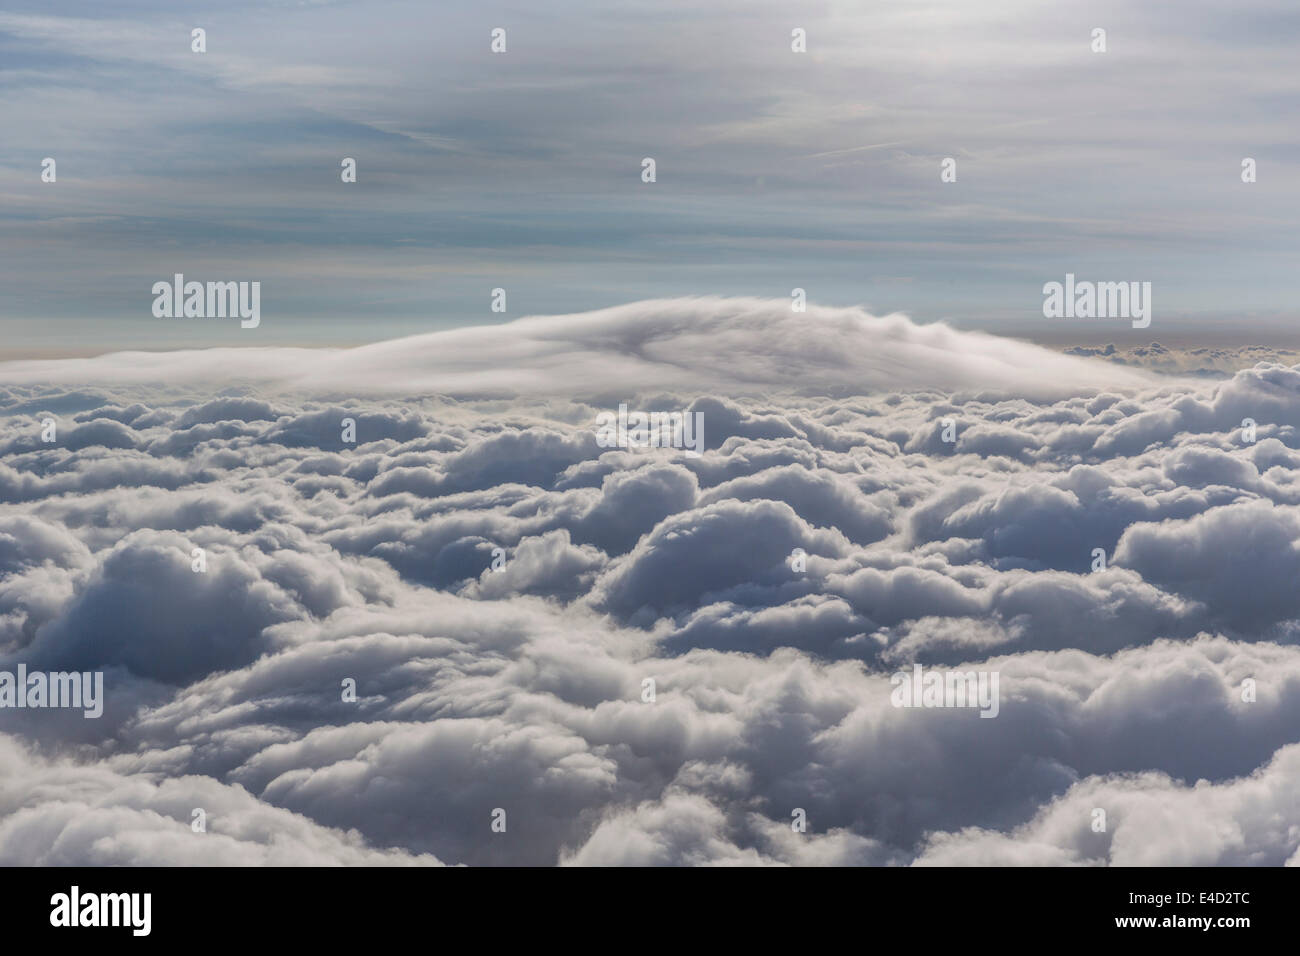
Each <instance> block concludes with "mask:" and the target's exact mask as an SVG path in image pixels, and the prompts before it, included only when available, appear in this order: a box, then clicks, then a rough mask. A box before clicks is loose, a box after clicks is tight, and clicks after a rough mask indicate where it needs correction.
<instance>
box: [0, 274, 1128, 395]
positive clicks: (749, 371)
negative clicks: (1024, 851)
mask: <svg viewBox="0 0 1300 956" xmlns="http://www.w3.org/2000/svg"><path fill="white" fill-rule="evenodd" d="M176 321H186V320H176ZM250 341H253V339H252V338H250ZM232 378H237V379H241V380H245V381H255V382H258V383H261V384H262V385H263V386H264V387H267V386H271V387H277V388H296V389H305V390H308V391H313V390H327V391H330V392H336V391H338V390H344V391H349V392H353V393H357V394H362V393H364V394H375V393H392V392H418V391H436V392H443V393H448V394H452V395H484V394H509V395H531V394H546V395H571V394H573V393H574V390H575V389H580V390H581V391H582V394H583V395H584V396H591V395H597V394H602V393H605V392H612V393H618V392H629V391H647V390H654V389H663V388H670V389H672V388H690V389H698V388H710V387H712V388H725V389H728V390H731V391H735V390H744V391H747V392H749V391H753V390H754V389H756V388H760V389H766V388H775V387H791V388H803V389H814V390H816V389H826V388H840V389H852V390H863V391H872V390H881V389H895V388H923V387H943V388H956V389H966V388H973V389H1006V390H1009V391H1013V392H1018V393H1023V394H1032V395H1061V394H1065V393H1068V392H1071V391H1077V390H1079V389H1082V388H1095V387H1097V386H1099V385H1107V386H1114V387H1122V386H1135V385H1140V384H1142V383H1143V382H1144V381H1146V380H1145V379H1144V377H1143V376H1142V375H1141V374H1140V373H1138V372H1136V371H1133V370H1130V369H1125V368H1121V367H1118V366H1114V365H1109V364H1104V363H1098V362H1088V361H1084V360H1081V359H1079V358H1076V357H1074V356H1067V355H1062V354H1061V353H1058V352H1052V351H1049V350H1047V349H1043V348H1040V347H1038V346H1034V345H1029V344H1026V343H1023V342H1017V341H1014V340H1011V339H1003V338H998V337H995V336H990V335H984V334H981V333H976V332H959V331H957V330H955V329H952V328H950V327H948V326H946V325H943V324H941V323H938V324H932V325H918V324H916V323H913V322H912V321H911V320H909V319H908V318H907V317H906V316H903V315H890V316H886V317H883V318H880V317H876V316H872V315H869V314H867V313H866V312H864V311H862V310H861V309H856V308H851V309H842V308H827V307H820V306H812V305H810V306H808V308H807V311H806V312H795V311H793V309H792V308H791V304H790V302H788V301H778V300H765V299H729V298H715V297H710V298H690V299H660V300H655V301H649V302H636V303H632V304H630V305H622V306H617V307H615V308H611V309H602V310H600V311H597V312H584V313H581V314H578V315H568V316H546V317H533V318H524V319H519V320H517V321H514V322H510V323H507V324H504V325H488V326H483V325H480V326H472V327H469V328H462V329H454V330H451V331H446V332H432V333H429V334H426V335H417V336H411V337H409V338H404V339H398V340H394V341H390V342H380V343H377V344H374V345H366V346H362V347H360V348H353V349H344V350H339V349H320V350H317V349H285V348H246V349H245V348H241V349H206V350H203V351H181V352H167V353H143V352H122V353H116V354H113V355H106V356H101V357H98V358H91V359H73V360H60V361H20V362H5V363H0V382H9V383H23V384H34V383H44V382H51V381H57V382H64V383H70V384H89V383H104V384H111V383H119V384H120V383H155V382H186V383H189V382H199V381H202V382H228V381H230V380H231V379H232Z"/></svg>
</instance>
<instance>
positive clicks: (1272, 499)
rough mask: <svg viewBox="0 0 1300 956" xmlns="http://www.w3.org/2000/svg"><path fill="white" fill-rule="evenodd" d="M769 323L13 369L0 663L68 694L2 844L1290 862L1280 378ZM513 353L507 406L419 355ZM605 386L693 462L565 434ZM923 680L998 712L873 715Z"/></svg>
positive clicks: (51, 855)
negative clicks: (211, 378) (679, 429)
mask: <svg viewBox="0 0 1300 956" xmlns="http://www.w3.org/2000/svg"><path fill="white" fill-rule="evenodd" d="M787 309H788V307H787ZM778 311H779V310H778V309H777V307H776V306H774V305H772V304H770V303H769V304H765V303H748V302H723V301H714V300H699V301H693V302H688V303H684V304H681V303H679V304H676V305H674V306H673V307H672V308H671V309H670V308H668V307H667V306H665V305H664V304H663V303H650V304H642V305H638V306H633V307H627V308H626V309H623V310H610V311H609V312H605V313H597V314H595V315H594V316H586V317H569V318H566V319H561V320H557V321H556V322H554V323H553V325H552V324H549V323H546V322H543V321H541V320H529V321H527V322H520V323H514V324H512V325H510V326H504V327H501V328H498V329H495V330H480V331H475V332H473V333H465V334H464V335H459V334H448V335H439V336H429V337H423V338H421V339H418V340H413V341H405V342H401V343H395V344H392V345H390V346H385V347H382V348H381V347H374V348H373V349H369V350H367V349H363V350H358V351H357V352H355V353H329V354H323V355H313V356H312V357H311V358H310V359H308V360H304V361H303V362H302V363H301V366H300V367H299V368H295V369H292V370H291V372H292V374H284V370H283V369H280V368H277V367H276V366H275V364H274V363H275V362H277V361H278V362H284V361H286V359H287V356H285V355H283V354H279V353H276V354H269V355H264V356H261V357H258V356H256V355H254V356H251V357H250V358H249V360H248V364H247V365H242V364H241V366H240V368H241V371H242V370H243V369H245V368H247V369H249V370H251V371H250V377H260V378H262V379H263V384H262V385H261V386H256V387H255V386H252V385H249V386H243V387H228V388H224V389H221V390H219V391H214V390H213V389H212V388H211V387H209V386H206V385H205V384H204V383H203V381H202V376H203V375H205V374H208V372H209V371H211V373H212V374H216V373H217V370H218V369H219V368H221V363H222V362H223V361H227V360H228V357H226V356H220V355H215V356H206V357H200V356H197V355H191V356H186V355H181V356H164V357H161V358H160V359H159V360H158V362H159V364H157V365H156V366H153V367H147V366H146V365H145V364H144V363H142V362H138V361H137V360H136V359H135V358H124V357H108V358H105V359H100V360H94V361H91V362H85V363H75V364H68V365H66V366H63V365H60V366H51V365H43V366H39V367H38V366H33V365H21V364H15V363H9V364H7V365H6V366H5V367H4V368H3V369H0V381H2V382H3V383H5V384H4V385H3V386H2V387H0V414H2V415H3V420H4V423H5V428H4V430H3V433H2V434H0V670H5V669H12V668H14V667H16V666H17V664H18V663H20V662H21V663H25V664H27V665H28V666H29V667H32V668H44V669H48V670H63V669H83V670H90V669H97V670H102V671H104V673H105V681H106V686H107V703H106V706H105V712H104V716H103V717H102V718H101V719H99V720H85V719H82V717H81V716H80V713H68V712H61V711H51V710H44V711H42V710H24V711H19V710H9V709H6V710H3V711H0V862H4V863H96V864H97V863H155V864H158V863H162V864H166V863H196V862H205V863H271V864H300V863H302V864H314V863H342V864H349V863H357V864H370V863H399V864H434V863H446V864H462V863H464V864H471V865H491V864H508V863H512V864H538V865H553V864H576V865H581V864H708V863H729V864H754V865H774V864H775V865H780V864H788V865H817V864H863V865H906V864H936V863H937V864H968V863H996V864H1016V863H1047V864H1086V865H1093V864H1181V863H1193V864H1270V865H1280V864H1283V863H1288V862H1298V861H1300V855H1298V854H1300V803H1298V802H1297V800H1296V797H1295V793H1296V789H1295V787H1294V781H1295V776H1296V773H1297V772H1298V767H1297V761H1298V760H1300V757H1298V756H1297V754H1298V753H1300V751H1298V750H1297V743H1298V737H1297V731H1296V727H1297V726H1300V650H1298V649H1297V647H1296V643H1297V636H1298V633H1300V627H1298V625H1300V602H1297V599H1296V597H1295V589H1294V587H1293V586H1292V585H1293V582H1294V581H1295V579H1296V576H1297V574H1298V573H1300V552H1298V551H1297V547H1296V541H1297V540H1300V434H1298V433H1297V430H1296V427H1295V425H1294V424H1293V423H1294V422H1296V421H1300V367H1288V366H1285V365H1281V364H1260V365H1258V366H1255V367H1252V368H1250V369H1247V370H1243V371H1240V372H1238V373H1236V374H1235V375H1234V376H1233V377H1232V378H1231V379H1227V380H1224V381H1221V382H1217V383H1211V382H1199V383H1198V382H1194V381H1193V382H1188V381H1182V380H1171V379H1160V378H1156V377H1149V376H1147V375H1145V374H1133V373H1131V372H1130V371H1128V370H1115V369H1112V368H1111V367H1110V366H1107V365H1104V364H1101V363H1095V364H1094V363H1093V362H1091V361H1090V360H1088V359H1084V358H1068V359H1061V360H1060V362H1061V364H1059V365H1057V364H1050V363H1049V361H1048V356H1049V353H1045V352H1042V350H1038V349H1034V348H1032V347H1028V346H1022V345H1019V344H1016V343H1005V342H999V341H997V340H991V339H982V338H974V337H970V336H965V335H958V334H957V333H953V332H951V331H948V330H943V329H933V328H918V327H915V326H911V325H910V324H909V323H907V322H906V321H905V320H903V319H901V318H890V319H882V320H876V319H870V318H869V317H866V316H863V315H861V314H860V313H857V312H854V311H840V310H810V312H809V313H808V314H807V315H795V314H787V315H778V314H777V313H778ZM674 316H675V317H676V320H675V321H674V318H673V317H674ZM764 322H767V323H769V324H770V326H771V328H770V332H769V333H768V334H766V335H763V336H759V337H757V338H754V337H753V336H754V332H755V330H757V329H758V328H759V327H760V326H761V325H762V324H763V323H764ZM810 328H815V329H817V330H819V331H820V332H824V333H825V335H821V334H819V335H815V336H810V335H808V334H807V332H808V330H809V329H810ZM801 333H802V335H803V337H802V338H801V337H800V334H801ZM867 344H870V346H871V347H870V348H868V347H867ZM480 348H481V349H484V350H485V351H483V352H482V353H477V352H476V350H477V349H480ZM510 349H514V350H515V351H516V353H517V355H518V356H519V359H518V361H519V365H516V366H510V367H503V368H502V378H501V382H504V381H505V380H506V378H509V379H510V380H511V381H515V382H519V383H522V388H520V389H518V390H517V391H518V392H520V394H487V393H489V392H492V391H493V390H494V389H495V387H496V385H497V384H499V383H498V381H497V380H496V378H494V377H492V376H489V377H488V378H487V382H488V383H489V384H490V385H491V386H492V387H491V388H488V387H486V386H482V387H470V385H472V384H473V383H472V382H470V380H469V379H463V380H462V379H460V378H458V377H457V376H458V375H460V374H461V373H462V372H464V374H466V375H468V374H469V371H468V370H467V369H473V368H475V367H477V366H476V365H475V364H474V363H473V362H471V359H474V356H475V355H476V354H477V356H478V357H477V359H474V362H477V363H480V364H482V365H486V364H488V363H489V358H491V360H492V361H504V359H503V356H505V355H508V354H509V350H510ZM241 354H242V353H241ZM399 355H400V356H403V358H402V360H401V361H398V360H397V359H396V358H395V356H399ZM727 356H730V359H729V360H728V358H727ZM1022 360H1023V361H1022ZM261 362H264V363H265V364H264V365H259V363H261ZM462 362H466V363H470V364H469V365H468V366H467V369H462V368H460V364H459V363H462ZM208 363H211V364H208ZM349 363H351V364H349ZM385 363H391V364H390V365H386V364H385ZM389 367H390V368H391V376H390V379H391V380H390V381H389V382H387V383H385V382H383V381H381V379H382V377H383V372H384V369H385V368H389ZM132 368H136V369H144V371H139V372H138V374H139V375H140V376H144V377H149V376H153V377H155V378H156V379H158V380H159V381H155V382H154V383H152V384H148V385H145V384H136V383H134V382H127V381H123V380H121V379H122V376H121V375H117V373H119V372H122V371H124V370H127V371H129V370H130V369H132ZM347 369H351V371H346V370H347ZM936 370H937V371H938V372H939V373H941V374H942V375H946V376H948V377H950V378H951V379H953V381H954V382H956V383H957V384H956V385H950V386H949V387H947V388H943V389H939V388H934V387H927V386H923V385H921V384H919V382H920V380H921V379H923V378H925V377H927V376H928V375H930V374H931V373H932V372H935V371H936ZM534 372H536V381H538V382H551V381H554V380H555V379H554V377H555V376H582V377H580V378H575V379H574V381H576V382H578V383H579V384H580V385H582V386H583V387H584V388H588V389H590V391H591V393H592V394H591V396H590V397H589V399H588V400H585V401H580V400H576V399H571V398H570V399H561V398H558V397H555V395H554V394H550V393H551V392H553V391H556V390H558V386H556V387H555V388H552V389H537V390H530V383H531V382H533V381H534V379H533V377H532V376H533V373H534ZM229 373H230V367H229V366H227V367H226V369H225V374H226V375H227V377H230V374H229ZM507 373H509V374H508V375H507ZM720 373H721V374H725V375H727V376H728V377H727V379H726V384H728V385H730V384H735V383H740V384H741V385H743V386H744V387H743V388H729V387H711V386H710V384H709V383H707V382H705V383H703V384H697V385H695V386H687V385H686V384H685V383H686V382H688V381H695V380H697V379H698V378H700V377H707V376H709V375H712V374H720ZM676 374H680V376H681V377H680V378H677V377H674V376H675V375H676ZM1112 374H1122V375H1123V376H1125V377H1124V379H1123V380H1113V379H1111V378H1110V377H1109V376H1110V375H1112ZM115 375H116V376H117V377H118V379H119V380H118V381H113V379H114V377H115ZM349 375H351V376H352V378H348V377H347V376H349ZM873 375H876V376H877V377H875V378H872V377H871V376H873ZM1076 375H1077V379H1076V378H1072V377H1071V376H1076ZM1090 375H1092V376H1102V377H1101V378H1094V380H1093V381H1092V383H1091V384H1088V383H1087V378H1088V376H1090ZM40 376H45V377H46V378H48V379H50V381H47V382H43V383H40V384H37V383H36V380H37V379H38V378H39V377H40ZM330 376H335V380H333V381H329V383H328V388H327V387H325V386H324V385H320V386H319V390H318V391H317V390H313V389H312V388H307V387H304V384H303V383H304V382H310V383H314V384H316V383H322V382H325V381H326V380H327V379H328V378H329V377H330ZM855 376H863V378H861V382H863V383H865V384H863V385H861V387H851V386H852V383H853V380H854V378H855ZM913 376H916V378H915V379H914V378H913ZM656 377H657V378H656ZM620 379H621V380H622V381H621V383H620V381H619V380H620ZM999 379H1002V381H1001V382H999V381H998V380H999ZM51 382H53V383H54V384H51ZM73 382H76V383H77V384H75V385H73V384H72V383H73ZM352 383H364V384H366V385H367V386H368V387H369V386H373V387H374V390H373V391H365V392H363V391H360V390H359V391H358V392H357V394H356V395H354V396H352V397H347V396H344V395H340V392H341V391H343V390H344V389H345V387H346V386H347V385H350V384H352ZM417 383H422V384H420V389H421V390H417V388H416V385H417ZM385 384H387V385H389V386H392V387H398V386H399V385H405V386H406V388H407V391H406V392H405V393H403V394H401V395H396V394H392V393H388V394H385V393H384V392H385V390H384V389H382V388H380V387H379V386H381V385H385ZM620 384H621V385H622V387H623V391H622V392H617V391H616V388H617V386H618V385H620ZM999 384H1000V385H1001V387H1000V388H995V387H994V386H995V385H999ZM291 386H293V387H291ZM462 386H463V387H462ZM1040 386H1041V387H1040ZM1049 386H1051V387H1049ZM570 391H571V392H572V391H574V390H573V389H570ZM457 392H459V393H460V394H459V395H454V394H453V393H457ZM619 402H626V403H627V404H628V405H629V407H631V408H634V409H647V410H652V409H659V410H667V411H672V410H677V411H681V410H688V411H692V412H699V413H700V414H702V415H703V416H704V425H705V435H706V442H705V445H706V448H705V451H704V452H703V454H701V455H699V456H692V455H689V454H686V453H685V452H684V451H682V450H679V449H673V448H662V449H654V450H649V449H628V448H606V447H602V446H601V445H600V443H599V442H598V441H597V440H596V436H595V433H594V432H595V423H596V418H597V416H598V415H599V414H600V413H601V412H605V411H610V410H612V408H614V407H616V405H617V403H619ZM50 419H53V420H54V423H55V425H56V433H55V435H54V439H55V440H54V441H52V442H47V441H43V440H42V439H43V437H44V436H43V434H42V433H43V431H44V430H46V429H47V424H48V420H50ZM345 419H350V420H351V421H352V423H353V427H354V428H355V441H354V442H350V441H346V440H345V433H346V428H347V426H346V425H345ZM1243 419H1251V422H1252V423H1251V426H1250V427H1247V426H1243ZM196 549H201V552H197V551H196ZM196 555H200V556H199V557H196ZM1099 555H1100V560H1099V557H1098V556H1099ZM196 562H199V563H201V565H202V567H201V568H200V569H199V570H197V571H196V570H195V567H196ZM917 663H919V664H921V665H923V666H924V667H927V668H948V669H952V668H959V669H962V670H980V671H993V672H996V673H998V674H999V675H1000V688H1001V690H1000V693H1001V700H1000V709H999V713H998V716H997V717H996V718H995V719H981V718H980V717H979V716H978V713H977V712H976V711H974V710H972V709H964V708H950V709H925V708H900V707H896V706H893V705H892V703H891V691H892V690H893V688H892V686H891V683H890V676H891V675H892V674H893V673H894V672H895V671H897V670H899V669H906V670H910V669H911V668H912V666H913V665H914V664H917ZM349 685H354V686H355V699H352V698H350V697H349V695H348V694H347V693H346V690H347V688H348V686H349ZM1248 687H1249V688H1251V689H1250V691H1249V692H1247V691H1246V688H1248ZM200 808H201V809H203V810H204V811H205V815H206V832H205V833H196V832H194V830H193V829H192V828H191V822H192V818H193V813H194V810H195V809H200ZM1099 809H1100V810H1103V811H1104V812H1105V818H1106V821H1107V825H1106V828H1105V830H1104V831H1098V830H1096V829H1095V828H1094V825H1093V824H1094V821H1095V819H1096V814H1095V811H1096V810H1099ZM800 812H802V814H803V816H804V818H806V820H807V830H806V832H799V831H798V830H796V829H795V828H794V827H792V823H793V822H795V821H797V820H798V819H799V814H800ZM498 819H503V820H504V821H505V829H504V832H498V829H499V828H498V829H494V821H496V820H498Z"/></svg>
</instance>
